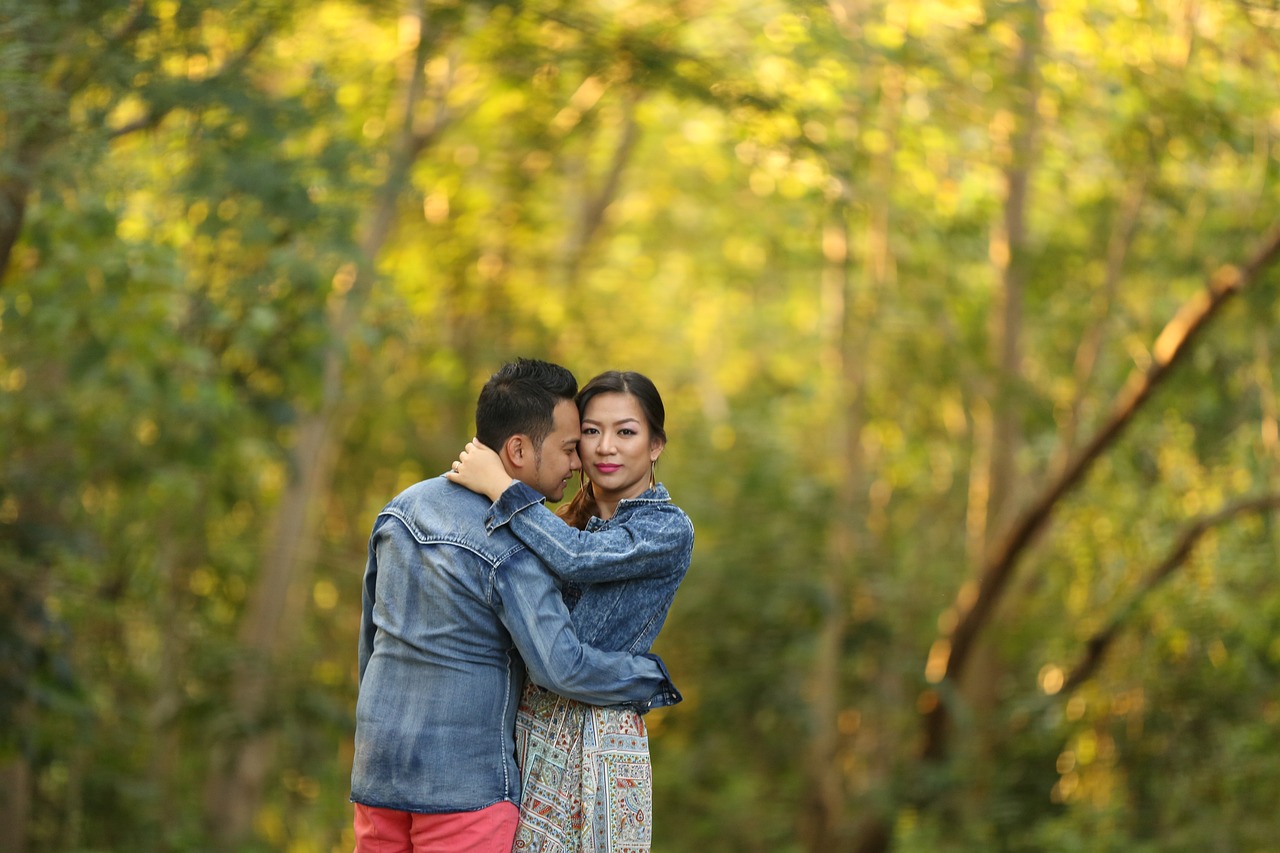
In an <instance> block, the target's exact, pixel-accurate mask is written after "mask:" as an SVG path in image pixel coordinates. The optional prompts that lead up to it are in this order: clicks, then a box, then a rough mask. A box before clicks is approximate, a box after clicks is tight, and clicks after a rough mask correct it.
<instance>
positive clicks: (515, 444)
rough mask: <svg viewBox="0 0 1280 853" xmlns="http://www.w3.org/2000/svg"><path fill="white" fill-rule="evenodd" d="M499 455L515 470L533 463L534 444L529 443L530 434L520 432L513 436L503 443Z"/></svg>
mask: <svg viewBox="0 0 1280 853" xmlns="http://www.w3.org/2000/svg"><path fill="white" fill-rule="evenodd" d="M499 455H500V456H502V457H503V460H504V461H505V462H506V463H507V464H508V465H510V466H511V468H512V469H515V470H520V469H523V468H524V467H525V466H527V465H531V464H532V463H533V445H532V444H530V443H529V436H527V435H519V434H517V435H513V436H511V437H510V438H508V439H507V440H506V441H504V442H503V443H502V449H501V450H500V451H499Z"/></svg>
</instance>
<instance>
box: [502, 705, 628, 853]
mask: <svg viewBox="0 0 1280 853" xmlns="http://www.w3.org/2000/svg"><path fill="white" fill-rule="evenodd" d="M516 755H517V757H518V758H519V761H520V772H521V776H522V780H523V781H522V784H523V793H522V796H521V800H520V826H519V828H518V829H517V830H516V842H515V847H514V848H513V849H514V850H515V851H517V853H649V849H650V845H651V843H652V836H653V828H652V825H651V823H650V821H651V818H652V815H653V773H652V767H651V765H650V763H649V736H648V732H647V731H646V730H645V725H644V719H643V718H642V717H641V716H640V715H639V714H637V713H636V712H635V711H632V710H629V709H623V708H600V707H596V706H592V705H584V704H583V703H581V702H576V701H574V700H572V699H565V698H564V697H562V696H558V695H556V694H555V693H552V692H550V691H548V690H543V689H542V688H541V687H537V686H536V685H533V684H527V685H526V686H525V689H524V695H523V697H522V699H521V702H520V713H519V715H518V716H517V717H516Z"/></svg>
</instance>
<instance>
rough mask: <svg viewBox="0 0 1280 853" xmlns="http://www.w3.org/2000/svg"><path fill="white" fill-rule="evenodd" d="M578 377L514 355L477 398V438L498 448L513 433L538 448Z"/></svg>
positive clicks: (573, 393)
mask: <svg viewBox="0 0 1280 853" xmlns="http://www.w3.org/2000/svg"><path fill="white" fill-rule="evenodd" d="M577 393H578V380H577V379H575V378H574V377H573V374H572V373H570V372H569V371H568V370H567V369H566V368H563V367H561V366H560V365H558V364H552V363H551V362H549V361H539V360H537V359H534V358H517V359H516V360H515V361H513V362H511V363H509V364H505V365H503V367H502V368H501V369H500V370H499V371H498V372H497V373H495V374H493V376H491V377H489V381H488V382H486V383H485V385H484V388H482V389H481V390H480V399H479V400H477V401H476V438H478V439H480V441H482V442H483V443H484V444H486V445H487V446H489V447H491V448H493V449H494V450H498V449H499V448H501V447H502V445H503V443H504V442H506V440H507V439H508V438H510V437H511V436H513V435H527V436H529V439H530V440H531V441H532V442H533V445H534V447H535V448H536V449H537V450H538V451H540V450H541V448H542V442H543V441H545V440H546V438H547V436H548V435H550V434H551V430H552V429H553V428H554V426H555V414H554V413H555V408H556V404H557V403H559V402H560V401H561V400H573V397H574V395H575V394H577Z"/></svg>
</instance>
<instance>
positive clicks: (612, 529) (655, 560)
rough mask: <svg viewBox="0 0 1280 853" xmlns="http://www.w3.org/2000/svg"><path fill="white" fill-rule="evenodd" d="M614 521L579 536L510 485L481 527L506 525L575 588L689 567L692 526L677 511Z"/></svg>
mask: <svg viewBox="0 0 1280 853" xmlns="http://www.w3.org/2000/svg"><path fill="white" fill-rule="evenodd" d="M619 515H620V520H619V523H616V524H609V525H608V526H606V527H603V528H601V529H599V530H596V531H594V532H590V533H589V532H587V531H585V530H579V529H577V528H576V527H570V526H569V525H568V524H565V523H564V521H563V520H562V519H561V518H560V517H559V516H557V515H556V514H555V513H553V512H552V511H551V510H549V509H547V508H546V507H545V506H543V504H542V496H541V495H540V494H538V492H536V491H535V490H534V489H532V488H530V487H529V486H527V485H525V484H524V483H520V482H514V483H512V484H511V485H510V486H509V487H508V488H507V490H506V491H505V492H503V493H502V494H501V495H499V496H498V500H497V501H495V502H494V504H493V506H492V507H491V508H490V510H489V515H488V517H487V518H486V520H485V527H486V528H487V529H488V530H490V531H492V530H494V529H495V528H498V527H501V526H503V525H504V524H505V525H509V526H510V527H511V532H512V533H513V534H515V536H516V538H517V539H519V540H520V541H521V542H523V543H524V544H525V545H527V546H528V547H529V550H531V551H533V552H534V553H535V554H537V555H538V556H539V557H541V558H542V561H543V562H544V563H546V564H547V566H548V568H550V569H551V571H553V572H555V573H556V575H557V576H558V577H560V578H562V579H564V580H566V581H573V582H575V583H601V582H606V581H618V580H627V579H630V578H643V577H660V576H662V575H667V574H670V573H671V572H673V571H678V570H680V569H681V568H683V567H685V566H688V565H689V560H690V557H691V554H692V552H693V524H692V523H691V522H690V521H689V517H688V516H687V515H685V514H684V512H683V511H682V510H681V509H680V508H679V507H677V506H675V505H674V504H672V503H669V502H652V503H649V504H647V505H646V506H645V507H644V508H642V509H638V510H635V511H632V512H627V513H626V515H625V517H621V513H620V514H619Z"/></svg>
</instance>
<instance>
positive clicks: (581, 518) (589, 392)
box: [481, 370, 667, 529]
mask: <svg viewBox="0 0 1280 853" xmlns="http://www.w3.org/2000/svg"><path fill="white" fill-rule="evenodd" d="M600 394H626V395H628V396H630V397H632V398H633V399H635V401H636V403H638V404H639V405H640V412H641V413H642V414H643V415H644V419H645V422H646V423H647V424H648V425H649V440H650V441H660V442H662V443H663V444H666V442H667V430H666V423H667V410H666V407H665V406H663V405H662V395H661V394H659V393H658V389H657V388H656V387H655V386H654V384H653V382H652V380H650V379H649V377H647V376H645V375H644V374H643V373H636V372H635V371H633V370H607V371H605V372H604V373H601V374H600V375H599V376H596V377H594V378H593V379H592V380H591V381H590V382H588V383H587V384H586V385H583V386H582V390H581V391H579V392H578V396H577V397H576V398H574V402H575V403H577V404H578V419H579V420H581V419H582V418H583V417H585V416H586V413H587V404H588V403H590V402H591V400H592V398H594V397H596V396H598V395H600ZM483 440H484V439H481V441H483ZM583 480H584V482H583V484H582V488H581V489H579V490H578V493H577V494H576V495H574V496H573V500H571V501H569V502H568V503H567V504H565V505H564V506H562V507H560V509H558V510H557V511H556V514H557V515H559V516H560V517H561V518H563V519H564V520H565V521H566V522H567V523H568V524H570V525H571V526H573V527H577V528H579V529H582V528H585V527H586V526H587V521H588V520H589V519H590V518H591V516H593V515H597V514H598V510H599V506H598V505H597V504H596V497H595V492H594V491H593V490H592V488H591V482H590V481H589V480H586V478H585V475H584V477H583Z"/></svg>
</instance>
